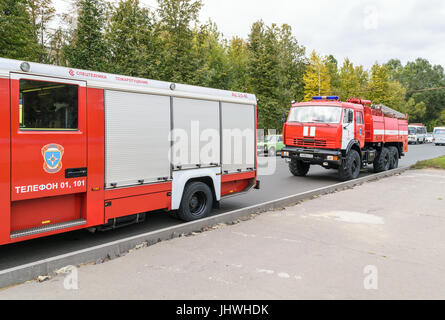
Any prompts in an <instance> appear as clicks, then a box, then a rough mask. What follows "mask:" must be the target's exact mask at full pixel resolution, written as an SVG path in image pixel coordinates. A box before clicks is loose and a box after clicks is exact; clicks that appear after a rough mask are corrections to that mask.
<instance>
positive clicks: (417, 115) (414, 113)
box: [406, 98, 426, 123]
mask: <svg viewBox="0 0 445 320" xmlns="http://www.w3.org/2000/svg"><path fill="white" fill-rule="evenodd" d="M406 112H407V113H408V115H409V121H410V122H411V123H413V122H416V123H421V122H423V118H424V116H425V112H426V105H425V103H424V102H423V101H422V102H419V103H416V101H415V100H414V99H413V98H410V99H409V100H408V102H407V103H406Z"/></svg>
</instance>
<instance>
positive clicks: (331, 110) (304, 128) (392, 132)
mask: <svg viewBox="0 0 445 320" xmlns="http://www.w3.org/2000/svg"><path fill="white" fill-rule="evenodd" d="M283 140H284V143H285V145H286V147H285V148H283V149H282V154H281V155H282V157H283V158H287V159H289V160H288V161H289V169H290V172H291V173H292V174H293V175H295V176H305V175H306V174H307V173H308V171H309V168H310V166H311V165H313V164H317V165H321V166H323V167H324V168H326V169H337V170H338V172H339V178H340V179H341V180H343V181H346V180H351V179H356V178H357V177H358V176H359V174H360V170H361V169H362V168H364V167H366V166H367V165H369V164H373V166H374V171H375V172H382V171H386V170H389V169H394V168H397V167H398V163H399V159H400V157H402V156H403V155H404V154H405V153H406V152H407V151H408V116H407V115H404V114H402V113H400V112H398V111H396V110H393V109H391V108H389V107H386V106H383V105H380V106H376V105H372V104H371V101H367V100H361V99H349V100H348V101H347V102H341V101H340V100H339V98H338V97H335V96H332V97H314V98H313V100H312V101H310V102H304V103H296V104H293V105H292V108H291V109H290V112H289V116H288V118H287V122H286V123H285V124H284V128H283Z"/></svg>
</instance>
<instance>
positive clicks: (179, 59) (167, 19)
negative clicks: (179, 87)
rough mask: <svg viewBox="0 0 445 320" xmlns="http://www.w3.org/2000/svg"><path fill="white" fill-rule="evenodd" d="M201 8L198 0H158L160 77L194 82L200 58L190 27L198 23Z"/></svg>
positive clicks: (172, 80) (167, 79)
mask: <svg viewBox="0 0 445 320" xmlns="http://www.w3.org/2000/svg"><path fill="white" fill-rule="evenodd" d="M201 7H202V3H201V1H200V0H196V1H192V0H158V10H157V14H158V16H159V21H158V23H157V29H158V31H157V32H159V50H160V56H161V59H160V61H159V65H158V68H159V74H158V78H159V79H161V80H165V81H171V82H184V83H189V84H195V83H196V81H195V71H196V70H197V68H198V67H199V62H198V61H199V59H197V58H198V57H197V52H196V50H194V45H195V44H194V43H195V34H194V32H193V30H194V29H193V26H194V25H196V24H198V15H199V11H200V10H201Z"/></svg>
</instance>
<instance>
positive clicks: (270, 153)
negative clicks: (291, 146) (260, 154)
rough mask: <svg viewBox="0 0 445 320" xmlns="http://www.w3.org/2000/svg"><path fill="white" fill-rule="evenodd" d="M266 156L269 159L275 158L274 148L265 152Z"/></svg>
mask: <svg viewBox="0 0 445 320" xmlns="http://www.w3.org/2000/svg"><path fill="white" fill-rule="evenodd" d="M267 155H268V156H269V157H275V156H276V152H275V148H273V147H272V148H270V149H269V151H267Z"/></svg>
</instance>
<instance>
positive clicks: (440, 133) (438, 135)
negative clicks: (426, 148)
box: [433, 127, 445, 146]
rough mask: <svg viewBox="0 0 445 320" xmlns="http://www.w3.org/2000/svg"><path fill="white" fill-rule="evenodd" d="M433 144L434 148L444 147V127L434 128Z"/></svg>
mask: <svg viewBox="0 0 445 320" xmlns="http://www.w3.org/2000/svg"><path fill="white" fill-rule="evenodd" d="M433 143H434V144H436V146H445V127H438V128H434V131H433Z"/></svg>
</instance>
